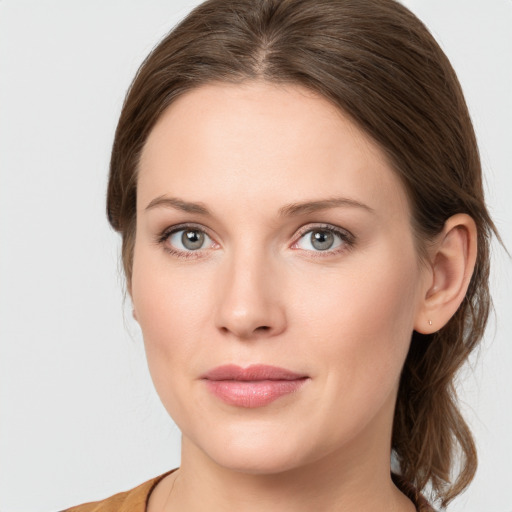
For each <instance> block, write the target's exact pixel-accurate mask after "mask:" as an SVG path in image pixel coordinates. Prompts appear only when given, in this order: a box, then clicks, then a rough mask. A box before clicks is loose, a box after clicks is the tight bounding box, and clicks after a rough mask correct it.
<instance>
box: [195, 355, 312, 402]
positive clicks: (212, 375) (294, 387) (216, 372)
mask: <svg viewBox="0 0 512 512" xmlns="http://www.w3.org/2000/svg"><path fill="white" fill-rule="evenodd" d="M201 379H202V380H203V381H204V382H205V384H206V386H207V388H208V390H209V391H210V392H211V393H212V394H213V395H214V396H216V397H217V398H219V399H220V400H222V401H223V402H225V403H227V404H229V405H232V406H235V407H245V408H255V407H263V406H265V405H268V404H270V403H271V402H274V401H275V400H277V399H279V398H281V397H284V396H286V395H290V394H291V393H295V392H297V391H298V390H299V389H300V388H301V387H302V386H303V384H304V383H305V382H306V381H307V380H308V379H309V377H308V376H307V375H304V374H298V373H295V372H292V371H290V370H287V369H285V368H279V367H277V366H269V365H251V366H248V367H247V368H242V367H240V366H236V365H224V366H218V367H216V368H213V369H212V370H210V371H208V372H207V373H205V374H204V375H202V376H201Z"/></svg>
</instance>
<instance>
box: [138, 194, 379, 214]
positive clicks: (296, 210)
mask: <svg viewBox="0 0 512 512" xmlns="http://www.w3.org/2000/svg"><path fill="white" fill-rule="evenodd" d="M157 207H163V208H172V209H174V210H181V211H183V212H187V213H197V214H200V215H211V213H210V211H209V210H208V208H206V206H204V204H202V203H192V202H189V201H184V200H183V199H179V198H178V197H167V196H158V197H156V198H155V199H153V200H152V201H151V202H150V203H149V204H148V205H147V206H146V208H145V211H148V210H152V209H153V208H157ZM339 207H350V208H360V209H363V210H366V211H368V212H370V213H375V210H374V209H373V208H371V207H370V206H368V205H366V204H364V203H361V202H359V201H356V200H355V199H349V198H345V197H333V198H329V199H321V200H317V201H305V202H302V203H291V204H288V205H285V206H283V207H281V208H279V216H280V217H293V216H297V215H306V214H309V213H314V212H318V211H321V210H328V209H330V208H339Z"/></svg>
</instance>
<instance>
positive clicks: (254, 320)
mask: <svg viewBox="0 0 512 512" xmlns="http://www.w3.org/2000/svg"><path fill="white" fill-rule="evenodd" d="M247 252H249V251H247ZM247 252H246V251H244V254H242V253H239V254H238V255H232V257H231V258H230V260H229V262H226V265H225V267H224V269H223V272H222V278H221V279H222V282H221V283H219V286H218V290H219V296H218V302H217V311H216V325H217V328H218V329H219V330H221V331H222V332H223V333H224V334H231V335H233V336H235V337H236V338H239V339H244V340H249V339H256V338H268V337H273V336H277V335H278V334H281V333H282V332H283V331H284V330H285V329H286V315H285V309H284V304H283V303H282V293H281V292H282V288H281V286H280V283H281V281H282V279H280V275H279V274H280V273H279V271H278V269H277V268H276V264H273V263H272V261H271V259H270V258H265V257H264V256H262V255H261V254H254V253H253V254H247ZM281 277H282V276H281Z"/></svg>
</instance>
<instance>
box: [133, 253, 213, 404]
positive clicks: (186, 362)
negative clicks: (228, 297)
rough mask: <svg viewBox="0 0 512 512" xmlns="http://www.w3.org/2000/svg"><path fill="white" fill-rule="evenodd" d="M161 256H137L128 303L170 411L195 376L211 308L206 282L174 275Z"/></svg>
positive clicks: (164, 401)
mask: <svg viewBox="0 0 512 512" xmlns="http://www.w3.org/2000/svg"><path fill="white" fill-rule="evenodd" d="M165 260H166V258H165V257H163V258H162V257H155V255H154V252H153V253H152V252H151V251H147V252H145V251H144V249H139V250H138V251H137V249H136V252H135V257H134V265H133V277H132V299H133V304H134V308H135V310H136V313H137V321H138V323H139V325H140V327H141V330H142V333H143V337H144V345H145V351H146V357H147V361H148V366H149V370H150V373H151V377H152V379H153V382H154V385H155V388H156V390H157V391H158V393H159V394H160V395H161V398H162V402H163V403H164V405H165V406H166V407H167V408H168V410H169V411H170V410H171V409H175V405H174V402H175V400H177V399H179V396H180V394H179V393H177V394H175V393H171V390H173V389H174V390H179V389H180V386H182V385H184V383H185V381H186V378H185V376H186V375H187V374H189V373H191V372H192V371H193V368H194V367H193V363H194V360H195V359H196V358H197V353H198V348H199V347H198V340H200V339H202V337H204V336H201V334H202V331H203V326H204V324H205V321H206V320H205V319H206V318H207V316H208V311H209V305H208V304H207V303H206V302H205V301H206V299H207V297H208V291H207V290H206V287H205V282H204V280H202V281H201V282H200V283H198V282H197V276H195V277H196V279H195V280H194V275H193V274H192V273H189V272H180V271H176V270H172V269H171V268H170V266H169V264H168V262H167V264H166V261H165Z"/></svg>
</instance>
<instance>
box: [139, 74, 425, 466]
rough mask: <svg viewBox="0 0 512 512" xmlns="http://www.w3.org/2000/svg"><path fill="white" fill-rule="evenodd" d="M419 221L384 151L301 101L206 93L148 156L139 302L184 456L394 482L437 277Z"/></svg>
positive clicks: (188, 102)
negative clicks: (427, 302) (399, 405)
mask: <svg viewBox="0 0 512 512" xmlns="http://www.w3.org/2000/svg"><path fill="white" fill-rule="evenodd" d="M410 219H411V214H410V210H409V206H408V203H407V199H406V195H405V192H404V188H403V186H402V185H401V183H400V181H399V180H398V178H397V177H396V175H395V174H394V172H393V171H392V170H391V168H390V165H389V164H388V162H387V161H386V158H385V157H384V155H383V153H382V152H381V151H380V150H379V148H378V147H377V146H376V145H375V144H374V143H372V141H370V140H369V139H368V137H367V136H365V134H364V133H363V132H362V131H361V130H360V129H359V128H358V127H357V126H356V125H355V124H354V123H353V122H351V121H350V120H349V119H348V118H347V117H345V116H343V115H342V114H341V113H340V112H339V111H338V110H337V109H335V108H334V107H333V106H332V105H331V104H330V103H329V102H328V101H326V100H325V99H323V98H321V97H319V96H317V95H315V94H313V93H311V92H309V91H307V90H305V89H302V88H300V87H291V86H287V87H281V86H275V85H270V84H268V83H261V82H259V83H248V84H245V85H224V84H218V85H208V86H202V87H200V88H197V89H195V90H193V91H191V92H189V93H187V94H186V95H184V96H182V97H181V98H180V99H178V100H177V101H176V102H175V103H173V104H172V105H171V106H170V107H169V108H168V109H167V110H166V112H165V113H164V114H163V115H162V117H161V119H160V120H159V121H158V123H157V124H156V126H155V127H154V129H153V130H152V132H151V134H150V136H149V138H148V141H147V144H146V146H145V148H144V151H143V154H142V158H141V162H140V175H139V181H138V197H137V232H136V243H135V251H134V264H133V276H132V287H131V293H132V298H133V303H134V308H135V309H134V311H135V315H136V318H137V320H138V322H139V324H140V326H141V328H142V332H143V336H144V342H145V347H146V352H147V359H148V363H149V368H150V372H151V375H152V378H153V381H154V384H155V387H156V390H157V392H158V394H159V395H160V398H161V400H162V402H163V404H164V406H165V407H166V409H167V410H168V412H169V414H170V415H171V416H172V418H173V419H174V420H175V422H176V423H177V425H178V426H179V427H180V429H181V431H182V434H183V443H184V449H186V450H188V451H187V453H195V454H196V455H199V456H201V457H206V458H207V459H208V460H210V461H213V462H214V463H216V464H219V465H220V466H223V467H225V468H231V469H236V470H238V471H246V472H251V473H275V472H279V471H284V470H288V469H292V468H297V467H301V466H303V465H305V464H309V463H312V462H315V461H317V460H319V459H321V458H325V457H335V458H336V457H337V456H339V457H338V458H339V459H340V460H343V461H345V462H346V463H347V464H351V462H350V461H351V459H354V460H357V461H359V463H361V462H362V461H367V462H368V464H374V463H375V461H376V459H379V460H384V461H385V462H386V464H387V467H388V470H389V451H390V436H391V423H392V417H393V409H394V404H395V398H396V392H397V387H398V381H399V376H400V371H401V368H402V365H403V362H404V360H405V357H406V354H407V351H408V347H409V342H410V338H411V333H412V331H413V329H414V327H415V324H416V322H417V321H418V318H419V316H420V308H421V301H422V299H423V297H424V296H425V290H426V281H427V279H426V278H425V276H424V275H423V272H424V271H423V270H422V268H423V267H422V266H421V265H420V263H419V259H418V256H417V253H416V251H415V247H414V239H413V233H412V230H411V222H410ZM261 365H263V366H261ZM269 367H270V368H269Z"/></svg>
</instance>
